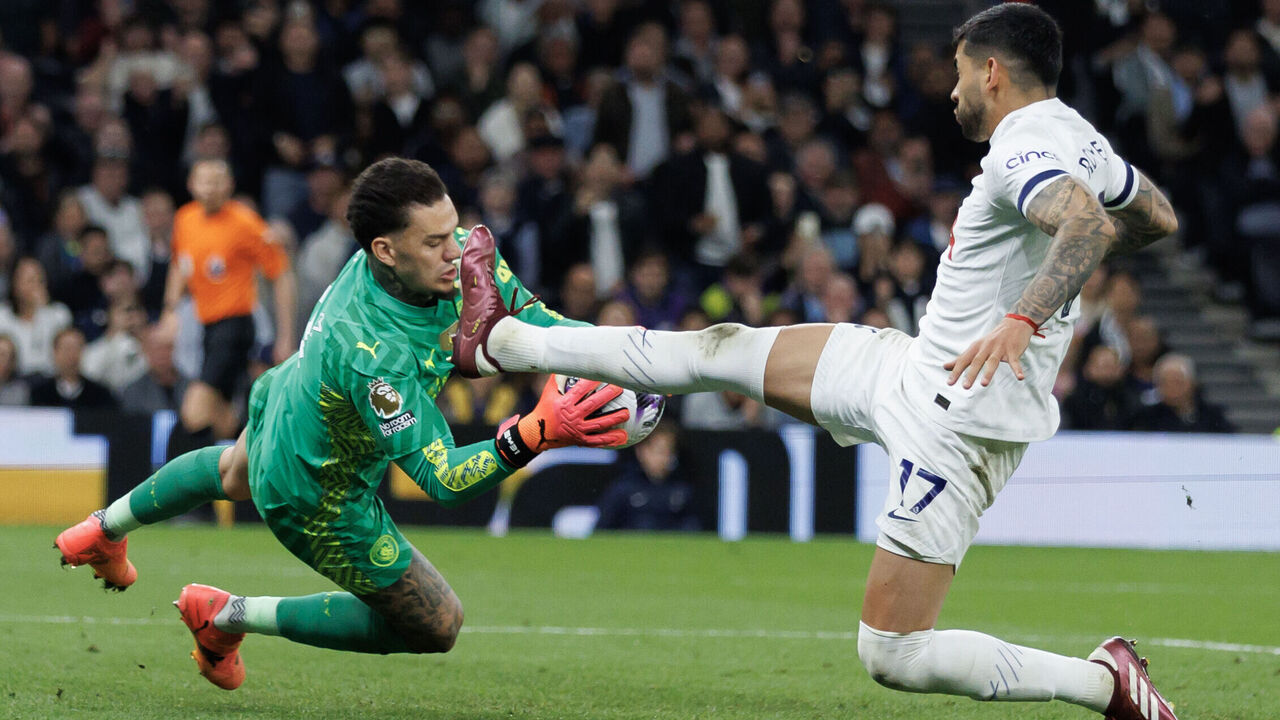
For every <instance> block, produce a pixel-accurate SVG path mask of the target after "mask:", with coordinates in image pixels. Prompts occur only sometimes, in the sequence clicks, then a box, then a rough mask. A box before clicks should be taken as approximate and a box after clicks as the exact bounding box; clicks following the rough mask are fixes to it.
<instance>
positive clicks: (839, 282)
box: [822, 272, 862, 323]
mask: <svg viewBox="0 0 1280 720" xmlns="http://www.w3.org/2000/svg"><path fill="white" fill-rule="evenodd" d="M822 312H823V316H824V317H823V322H831V323H850V322H855V321H857V319H858V316H859V315H861V314H862V298H861V297H860V296H859V295H858V284H857V283H855V282H854V281H853V278H852V277H850V276H849V275H848V274H847V273H842V272H838V273H835V274H834V275H832V276H831V279H830V280H828V281H827V285H826V287H825V288H823V290H822Z"/></svg>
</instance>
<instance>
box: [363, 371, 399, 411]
mask: <svg viewBox="0 0 1280 720" xmlns="http://www.w3.org/2000/svg"><path fill="white" fill-rule="evenodd" d="M400 405H401V400H400V393H399V392H397V391H396V389H395V388H393V387H391V385H389V384H388V383H387V381H385V380H383V379H382V378H378V379H377V380H375V381H373V382H371V383H369V407H371V408H373V411H374V412H375V413H377V414H378V417H380V418H382V419H383V420H389V419H391V418H393V417H395V416H396V415H398V414H400Z"/></svg>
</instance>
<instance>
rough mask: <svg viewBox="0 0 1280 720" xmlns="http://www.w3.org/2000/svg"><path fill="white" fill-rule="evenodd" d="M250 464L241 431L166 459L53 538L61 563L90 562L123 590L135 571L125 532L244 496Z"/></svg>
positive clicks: (100, 575)
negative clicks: (231, 441)
mask: <svg viewBox="0 0 1280 720" xmlns="http://www.w3.org/2000/svg"><path fill="white" fill-rule="evenodd" d="M248 465H249V461H248V455H247V454H246V452H245V438H244V435H243V434H241V436H240V438H239V439H238V440H237V441H236V444H235V445H233V446H230V447H226V446H220V445H219V446H212V447H206V448H201V449H200V450H193V451H191V452H189V453H186V454H184V455H180V456H179V457H176V458H174V459H173V460H170V461H169V462H167V463H165V465H164V466H163V467H161V468H160V469H159V470H157V471H156V472H155V474H153V475H152V476H151V477H149V478H147V479H146V480H145V481H143V482H142V484H140V485H138V486H137V487H135V488H134V489H133V490H130V491H129V492H128V493H126V494H125V495H123V496H122V497H120V498H118V499H116V501H115V502H113V503H111V504H110V505H108V506H107V507H106V508H103V509H101V510H96V511H94V512H93V513H91V514H90V515H89V517H87V518H85V519H84V520H82V521H81V522H79V523H77V524H76V525H73V526H71V527H69V528H67V529H66V530H63V531H62V532H61V533H60V534H59V535H58V537H57V540H55V547H57V548H58V550H59V551H60V552H61V553H62V564H63V565H71V566H78V565H89V566H90V567H92V568H93V573H94V577H95V578H101V579H102V580H103V584H104V585H105V586H106V588H107V589H109V590H124V589H125V588H127V587H129V586H130V585H132V584H133V582H134V581H135V580H136V579H137V577H138V573H137V570H136V569H134V567H133V563H131V562H129V560H128V558H127V557H126V550H127V548H128V538H126V537H125V536H126V535H127V534H128V533H129V532H131V531H133V530H136V529H137V528H139V527H141V526H143V525H150V524H152V523H157V522H160V521H161V520H167V519H169V518H173V517H177V516H179V515H182V514H183V513H187V512H190V511H191V510H194V509H195V508H197V507H200V506H201V505H204V504H206V503H208V502H210V501H213V500H244V499H247V498H248V497H249V484H248Z"/></svg>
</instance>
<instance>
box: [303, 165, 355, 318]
mask: <svg viewBox="0 0 1280 720" xmlns="http://www.w3.org/2000/svg"><path fill="white" fill-rule="evenodd" d="M350 199H351V190H350V188H349V187H344V188H343V189H342V192H341V193H339V195H338V196H337V198H335V199H334V201H333V203H332V204H331V205H330V206H329V217H328V219H327V220H325V222H324V224H323V225H321V226H320V229H319V230H316V231H315V232H314V233H312V234H311V235H310V236H308V237H307V238H305V239H304V240H303V241H302V243H301V244H300V247H299V249H298V255H297V266H298V269H297V274H298V317H297V323H295V324H296V325H297V327H298V335H297V336H298V337H301V334H302V333H304V332H306V327H307V326H306V323H307V321H308V317H309V316H310V314H311V309H312V308H313V307H315V304H316V302H317V301H318V300H319V299H320V296H321V295H322V294H324V291H325V288H327V287H329V283H331V282H333V280H334V278H336V277H338V272H339V271H341V270H342V266H343V265H346V264H347V261H348V260H350V259H351V255H352V254H353V253H355V251H356V250H358V249H359V248H360V244H359V243H357V242H356V237H355V235H353V234H352V233H351V226H350V225H348V224H347V202H348V201H349V200H350Z"/></svg>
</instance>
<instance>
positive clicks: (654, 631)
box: [0, 615, 1280, 656]
mask: <svg viewBox="0 0 1280 720" xmlns="http://www.w3.org/2000/svg"><path fill="white" fill-rule="evenodd" d="M0 623H11V624H15V625H70V624H76V623H79V624H84V625H172V624H174V623H173V621H171V620H168V619H163V618H154V617H149V618H137V617H135V618H130V617H105V618H104V617H90V616H87V615H0ZM462 631H463V632H465V633H474V634H476V635H565V636H573V637H655V638H727V639H761V640H843V641H854V640H857V639H858V634H857V633H855V632H848V631H837V630H741V629H727V628H725V629H718V628H604V627H565V626H560V625H474V626H473V625H464V626H463V628H462ZM1009 637H1011V638H1015V639H1020V640H1022V641H1023V642H1084V641H1088V640H1091V639H1093V638H1092V636H1090V637H1085V636H1082V635H1072V636H1065V635H1029V634H1020V633H1010V634H1009ZM1141 642H1142V644H1144V645H1155V646H1158V647H1170V648H1182V649H1186V650H1213V651H1216V652H1234V653H1251V654H1256V655H1276V656H1280V647H1278V646H1272V645H1246V644H1241V643H1224V642H1214V641H1212V640H1188V639H1185V638H1141Z"/></svg>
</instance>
